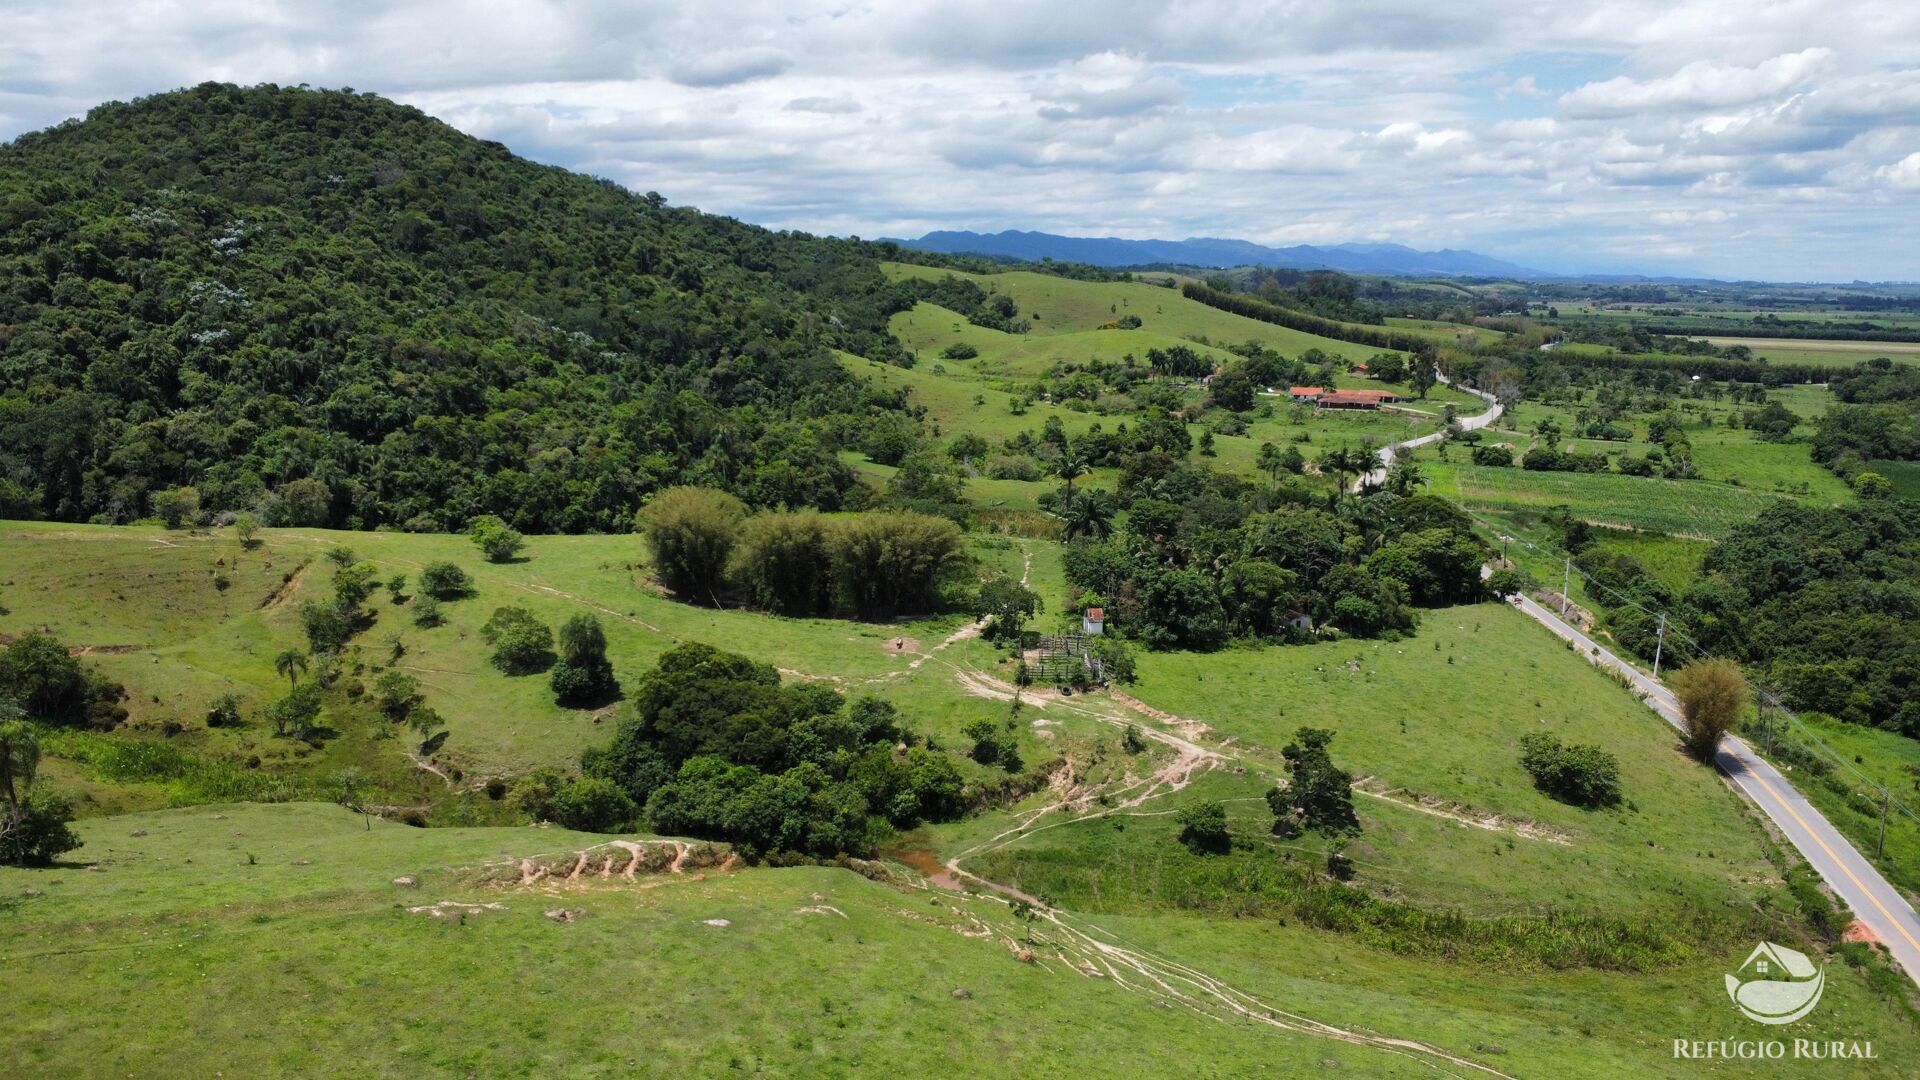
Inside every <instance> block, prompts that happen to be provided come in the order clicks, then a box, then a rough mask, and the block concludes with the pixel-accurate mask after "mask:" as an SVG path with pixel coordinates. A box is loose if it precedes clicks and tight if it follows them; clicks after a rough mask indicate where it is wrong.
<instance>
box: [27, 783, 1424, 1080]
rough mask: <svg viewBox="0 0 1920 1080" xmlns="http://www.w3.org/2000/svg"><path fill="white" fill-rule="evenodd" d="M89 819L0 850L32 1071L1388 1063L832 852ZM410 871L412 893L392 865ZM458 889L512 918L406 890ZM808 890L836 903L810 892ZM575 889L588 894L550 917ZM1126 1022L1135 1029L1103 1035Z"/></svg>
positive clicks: (295, 809)
mask: <svg viewBox="0 0 1920 1080" xmlns="http://www.w3.org/2000/svg"><path fill="white" fill-rule="evenodd" d="M86 829H87V833H88V840H89V843H88V845H87V847H86V848H85V849H83V850H82V851H80V852H77V853H76V854H77V855H78V856H80V857H83V858H85V859H87V860H89V861H90V862H97V863H98V864H99V867H100V869H99V871H98V872H84V871H81V870H78V869H74V868H66V869H57V870H51V871H18V870H0V898H3V899H0V904H4V905H5V908H6V909H7V911H8V918H7V919H6V920H5V921H4V925H3V926H0V953H4V955H5V956H6V957H7V958H8V959H9V960H11V961H14V962H15V963H13V964H10V965H9V967H10V969H11V970H13V971H14V972H15V973H16V974H15V975H14V976H13V977H12V978H11V980H10V983H9V987H8V991H9V994H8V996H9V1009H10V1014H11V1019H10V1022H9V1024H8V1025H7V1029H6V1032H5V1033H4V1034H0V1054H4V1057H5V1059H6V1060H8V1061H10V1062H13V1063H15V1064H16V1065H17V1066H19V1067H23V1068H27V1069H29V1070H30V1071H31V1072H32V1073H33V1074H34V1075H40V1076H80V1075H100V1074H102V1073H112V1074H114V1075H127V1076H166V1075H179V1073H180V1070H181V1069H182V1068H185V1067H187V1066H186V1065H185V1063H186V1062H189V1061H198V1062H200V1065H199V1066H195V1067H193V1069H194V1071H200V1070H201V1069H205V1070H211V1069H213V1068H218V1069H220V1070H221V1071H223V1072H225V1073H227V1074H229V1075H266V1074H288V1073H298V1074H301V1075H338V1076H420V1075H458V1074H473V1073H476V1072H477V1073H479V1074H482V1075H489V1076H501V1075H523V1076H540V1075H544V1076H552V1075H620V1076H630V1075H635V1074H637V1073H639V1074H647V1075H700V1076H722V1075H737V1074H738V1072H739V1071H742V1070H744V1071H747V1072H753V1073H760V1074H765V1075H816V1076H832V1075H850V1074H856V1073H857V1074H863V1075H864V1074H872V1073H875V1072H879V1071H882V1070H886V1071H891V1072H898V1073H904V1074H905V1075H922V1076H924V1075H936V1074H947V1075H952V1074H956V1073H959V1074H975V1075H981V1074H994V1075H1016V1074H1022V1073H1027V1072H1030V1071H1036V1070H1037V1071H1040V1072H1050V1071H1054V1070H1055V1069H1057V1068H1059V1067H1063V1066H1065V1064H1066V1063H1068V1062H1072V1063H1073V1064H1074V1065H1075V1066H1076V1067H1080V1068H1086V1069H1090V1070H1092V1071H1093V1072H1095V1073H1103V1074H1138V1075H1175V1074H1176V1073H1181V1074H1186V1072H1187V1069H1188V1066H1186V1065H1184V1064H1180V1062H1182V1061H1183V1059H1191V1058H1192V1057H1193V1056H1195V1055H1203V1056H1204V1057H1205V1058H1206V1059H1207V1060H1209V1061H1210V1062H1211V1064H1210V1065H1208V1066H1207V1069H1208V1070H1209V1071H1210V1072H1211V1073H1212V1074H1213V1075H1222V1076H1224V1075H1235V1074H1241V1075H1243V1074H1244V1071H1245V1070H1247V1069H1249V1068H1253V1067H1255V1066H1254V1062H1256V1061H1259V1062H1269V1061H1270V1062H1275V1063H1278V1064H1280V1065H1281V1067H1285V1068H1288V1069H1304V1068H1307V1067H1310V1066H1311V1065H1312V1064H1313V1063H1315V1062H1317V1061H1319V1060H1320V1059H1323V1058H1329V1059H1334V1060H1338V1061H1342V1062H1345V1063H1346V1064H1348V1065H1349V1066H1350V1067H1353V1068H1359V1069H1362V1070H1366V1071H1372V1070H1375V1069H1379V1068H1382V1067H1387V1068H1391V1067H1392V1065H1391V1064H1390V1060H1391V1059H1388V1058H1387V1057H1386V1056H1385V1055H1383V1054H1381V1053H1380V1052H1378V1051H1372V1050H1363V1049H1359V1048H1354V1047H1348V1046H1344V1045H1342V1044H1338V1043H1333V1042H1329V1041H1325V1040H1319V1039H1307V1038H1298V1037H1296V1038H1276V1037H1272V1036H1270V1035H1267V1034H1266V1033H1264V1032H1259V1031H1252V1030H1248V1029H1246V1028H1244V1027H1234V1026H1230V1025H1223V1024H1217V1023H1214V1022H1212V1021H1209V1020H1204V1019H1200V1018H1197V1017H1194V1016H1192V1015H1190V1014H1188V1013H1186V1012H1184V1011H1181V1010H1174V1009H1160V1008H1152V1007H1150V1006H1149V1004H1148V1003H1147V1002H1145V1001H1142V1000H1140V999H1138V998H1136V997H1135V996H1134V995H1131V994H1129V993H1127V992H1125V991H1123V990H1120V989H1118V988H1117V987H1115V986H1113V985H1112V984H1111V983H1110V982H1109V981H1107V980H1096V979H1089V978H1085V977H1082V976H1080V975H1077V974H1069V973H1067V972H1066V971H1065V970H1064V969H1063V968H1062V967H1061V966H1060V965H1059V964H1058V963H1054V964H1051V965H1049V966H1047V967H1041V966H1037V965H1036V966H1028V965H1023V964H1020V963H1018V962H1016V961H1015V960H1014V959H1013V958H1012V956H1011V954H1010V951H1009V950H1008V949H1007V948H1006V947H1004V946H1003V944H1002V942H1001V941H998V940H976V939H973V938H969V937H966V936H962V935H961V934H960V933H958V932H956V929H958V930H969V931H971V930H973V928H974V924H971V923H969V922H968V921H966V919H965V918H964V916H962V915H960V914H958V912H962V911H964V912H967V913H971V914H974V915H975V916H977V917H978V918H981V919H984V920H990V921H991V923H992V925H994V926H996V927H997V928H998V929H999V930H1000V931H1001V932H1002V933H1011V932H1012V926H1011V920H1009V919H1008V918H1007V917H1006V915H1005V914H1004V908H1003V907H1002V906H1001V905H997V904H994V903H991V902H985V901H968V900H962V899H958V898H946V897H943V898H941V899H940V900H939V901H938V902H937V903H929V899H928V898H927V897H925V896H923V895H920V894H917V893H915V892H912V891H909V890H903V889H899V888H895V887H889V886H886V885H880V884H876V883H873V882H870V881H867V880H865V879H863V878H861V877H859V876H858V875H855V874H852V873H849V872H847V871H842V870H833V869H823V868H800V869H793V870H749V871H739V872H730V873H711V872H710V873H707V874H704V875H702V876H701V877H700V878H696V877H695V876H693V875H691V874H686V875H677V876H675V875H663V876H659V877H656V878H652V879H647V878H642V879H641V880H640V881H639V883H637V884H626V883H623V882H619V881H617V880H616V881H613V882H610V883H597V884H592V885H589V886H586V887H569V888H566V889H564V890H562V889H559V888H552V889H545V890H541V889H521V888H516V887H509V888H504V889H498V888H485V887H481V886H477V885H474V884H470V883H468V882H467V881H465V880H463V875H462V874H461V873H459V872H457V871H456V870H453V869H451V868H454V867H472V866H475V865H478V864H481V863H484V862H497V861H500V860H503V859H504V860H508V861H511V860H514V859H517V858H519V857H521V856H525V855H531V854H537V853H548V852H559V851H566V850H569V849H574V848H579V847H585V846H588V845H591V844H595V843H598V842H600V841H601V840H602V839H603V838H601V837H591V836H583V835H580V834H571V833H566V832H564V831H561V830H529V829H434V830H424V831H422V830H414V829H407V828H405V827H402V826H396V825H390V824H386V823H379V822H376V823H375V825H374V828H373V830H372V831H371V832H367V831H364V830H363V827H362V823H361V821H360V819H359V818H358V817H355V816H353V815H350V814H347V813H346V812H344V811H341V810H339V809H337V808H334V807H331V806H317V805H312V804H292V805H283V806H271V807H247V806H234V807H222V808H200V809H195V810H185V811H168V812H163V813H157V814H148V815H137V816H130V817H123V818H115V819H111V820H98V821H95V822H91V823H89V824H88V825H87V826H86ZM137 833H144V834H145V835H135V834H137ZM249 854H251V855H253V856H254V857H255V858H256V859H257V860H258V862H257V864H254V865H249V863H248V861H247V857H248V855H249ZM400 874H412V875H416V876H418V877H419V878H420V880H421V888H419V889H418V890H417V891H416V890H412V889H401V888H397V887H395V886H392V885H390V884H389V880H390V879H391V878H393V877H395V876H396V875H400ZM28 892H32V893H36V894H37V895H34V896H31V897H28V896H26V893H28ZM442 900H461V901H471V902H476V903H500V904H503V905H504V910H489V911H483V912H479V913H476V914H473V915H470V916H469V917H467V918H466V919H465V920H464V921H462V920H458V919H453V918H449V919H435V918H432V917H429V916H427V915H423V914H414V913H409V912H408V911H406V910H405V908H406V906H411V905H424V904H431V903H436V902H438V901H442ZM819 904H826V905H831V906H832V907H833V908H835V909H837V910H838V911H839V912H841V913H843V916H844V917H843V916H842V915H836V914H834V913H833V912H820V913H809V912H803V911H800V910H798V909H800V908H805V907H810V906H814V905H819ZM560 906H567V907H571V908H574V909H576V910H580V911H583V912H584V916H583V917H582V918H581V919H580V920H579V921H577V922H574V923H571V924H563V923H559V922H555V921H552V920H549V919H547V918H544V917H542V914H541V912H542V911H543V910H545V909H549V908H556V907H560ZM707 919H726V920H728V921H729V922H730V924H731V925H729V926H726V927H713V926H708V925H705V923H704V920H707ZM81 939H83V940H84V941H85V942H86V944H85V946H84V947H83V948H80V949H79V950H77V951H76V950H75V949H74V943H75V942H76V940H81ZM49 953H58V954H60V955H59V959H58V960H44V959H43V960H38V961H33V962H30V958H40V957H46V956H47V955H48V954H49ZM828 973H831V977H823V976H826V975H827V974H828ZM956 987H964V988H968V989H969V990H970V991H971V993H972V994H973V997H972V998H971V999H969V1000H961V999H956V998H954V997H953V996H952V993H951V992H952V990H953V989H954V988H956ZM1121 1027H1124V1028H1126V1029H1128V1030H1129V1031H1130V1032H1131V1033H1132V1035H1133V1036H1134V1037H1131V1038H1128V1039H1114V1038H1112V1037H1111V1034H1110V1033H1111V1032H1112V1031H1113V1030H1114V1029H1116V1028H1121ZM209 1053H211V1054H212V1055H213V1056H212V1057H208V1056H206V1055H208V1054H209ZM1205 1074H1206V1073H1203V1075H1205Z"/></svg>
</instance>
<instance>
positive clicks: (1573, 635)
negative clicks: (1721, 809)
mask: <svg viewBox="0 0 1920 1080" xmlns="http://www.w3.org/2000/svg"><path fill="white" fill-rule="evenodd" d="M1541 610H1542V611H1545V610H1546V609H1545V608H1544V607H1542V608H1541ZM1549 617H1551V613H1549ZM1536 621H1537V620H1536ZM1554 622H1555V623H1559V627H1564V628H1565V629H1566V631H1567V633H1565V634H1562V635H1560V636H1562V637H1564V638H1566V639H1567V640H1568V641H1572V642H1574V643H1575V644H1576V645H1578V644H1582V643H1584V644H1586V645H1587V646H1588V647H1597V646H1594V645H1593V643H1592V639H1590V638H1586V637H1585V635H1583V634H1581V633H1580V632H1579V631H1577V630H1575V629H1574V628H1573V627H1571V626H1567V625H1566V624H1565V623H1564V622H1560V620H1559V619H1557V618H1556V619H1554ZM1546 625H1547V628H1548V629H1549V630H1555V629H1558V627H1556V626H1554V624H1553V623H1548V624H1546ZM1607 655H1608V657H1609V659H1614V664H1615V666H1619V667H1624V668H1626V670H1627V671H1628V673H1629V674H1630V675H1631V676H1632V678H1633V679H1634V681H1635V682H1636V683H1637V684H1649V683H1650V680H1648V679H1647V677H1646V676H1645V675H1642V674H1641V673H1640V672H1639V671H1637V670H1635V669H1633V668H1631V667H1626V665H1624V664H1623V663H1622V662H1621V661H1619V660H1618V659H1615V658H1613V657H1612V654H1611V653H1608V654H1607ZM1655 687H1657V688H1658V689H1661V690H1664V689H1666V688H1665V687H1663V686H1660V685H1659V684H1658V683H1651V684H1650V686H1649V697H1654V696H1656V695H1654V694H1653V693H1652V689H1653V688H1655ZM1662 704H1665V702H1662ZM1655 711H1656V712H1658V711H1659V710H1657V709H1656V710H1655ZM1663 719H1666V718H1665V717H1663ZM1747 775H1748V776H1749V777H1751V778H1752V779H1753V781H1754V783H1756V784H1759V785H1760V789H1761V790H1762V791H1765V792H1766V793H1767V797H1768V798H1770V799H1772V800H1773V801H1774V802H1775V803H1777V804H1779V806H1780V809H1782V810H1785V811H1786V812H1787V814H1788V815H1789V816H1791V817H1792V818H1793V820H1794V821H1796V822H1798V823H1799V825H1800V827H1801V828H1802V829H1804V830H1806V833H1807V835H1808V836H1809V837H1811V838H1812V840H1813V842H1814V843H1816V844H1819V845H1820V850H1821V851H1824V852H1826V853H1827V858H1829V859H1832V860H1833V864H1834V865H1835V866H1838V867H1839V868H1840V872H1841V873H1843V874H1845V875H1847V880H1848V881H1851V882H1853V884H1854V887H1855V888H1857V889H1859V890H1860V891H1861V893H1863V894H1865V896H1866V898H1867V900H1868V902H1870V903H1871V904H1873V906H1874V907H1875V908H1877V909H1879V911H1880V914H1881V916H1882V917H1883V918H1885V919H1886V920H1887V922H1888V923H1889V924H1890V925H1892V927H1893V928H1894V929H1895V930H1897V931H1899V933H1900V936H1901V937H1903V938H1906V939H1907V944H1909V945H1911V946H1913V947H1914V949H1915V950H1916V951H1920V941H1916V940H1914V937H1913V934H1912V933H1911V932H1909V931H1908V930H1907V928H1906V926H1905V924H1903V923H1902V922H1901V921H1900V920H1899V919H1897V918H1895V917H1894V915H1893V912H1891V911H1888V910H1887V906H1886V905H1885V904H1882V903H1881V902H1880V897H1878V896H1877V895H1875V894H1874V891H1873V890H1872V889H1869V888H1868V887H1867V885H1866V883H1865V882H1863V881H1861V880H1860V878H1859V877H1858V876H1857V875H1855V874H1854V872H1853V869H1852V868H1851V867H1849V866H1848V865H1847V864H1846V862H1845V861H1843V860H1842V859H1841V858H1840V856H1839V855H1836V854H1835V853H1834V850H1833V849H1832V848H1831V847H1828V846H1827V842H1826V840H1825V839H1823V838H1822V837H1821V836H1820V834H1819V832H1818V831H1816V830H1815V829H1814V828H1813V826H1811V825H1808V824H1807V820H1806V819H1805V818H1803V817H1801V816H1800V812H1799V811H1798V810H1795V809H1794V808H1793V804H1792V803H1790V802H1788V801H1787V800H1785V799H1783V798H1781V797H1780V793H1779V792H1777V791H1775V790H1774V789H1773V785H1772V784H1769V783H1767V780H1766V778H1765V777H1763V776H1761V775H1760V774H1759V773H1758V772H1755V771H1753V770H1751V769H1748V770H1747ZM1856 854H1857V852H1856ZM1861 857H1862V858H1865V856H1861ZM1909 975H1910V977H1912V978H1914V979H1920V972H1909Z"/></svg>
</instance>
